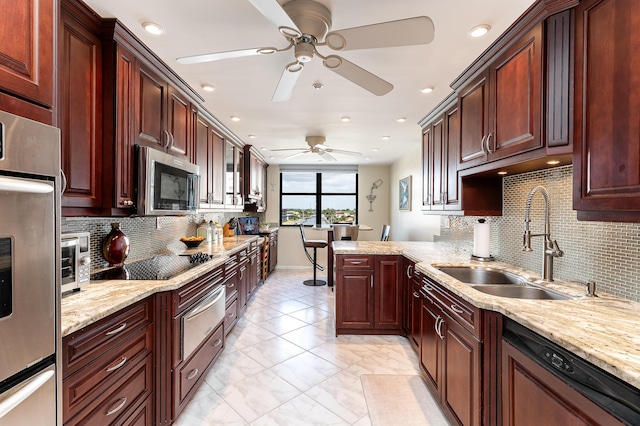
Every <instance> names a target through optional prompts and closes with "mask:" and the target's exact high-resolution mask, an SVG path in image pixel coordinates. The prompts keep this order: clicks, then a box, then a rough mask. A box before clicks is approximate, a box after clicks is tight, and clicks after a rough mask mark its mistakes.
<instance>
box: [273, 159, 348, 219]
mask: <svg viewBox="0 0 640 426" xmlns="http://www.w3.org/2000/svg"><path fill="white" fill-rule="evenodd" d="M339 172H343V173H345V171H343V170H335V171H331V170H324V171H320V172H318V171H315V172H314V171H312V170H308V171H303V170H300V171H293V170H284V171H280V214H279V216H280V218H279V219H278V222H279V226H298V225H283V224H282V196H283V195H293V196H295V195H306V196H309V195H312V196H315V201H316V223H315V225H305V226H317V227H319V226H322V197H323V196H331V195H338V196H341V195H344V196H353V197H354V198H355V223H358V172H357V171H354V172H353V174H354V175H355V178H356V182H355V189H356V190H355V192H322V174H323V173H339ZM283 173H315V174H316V190H315V192H286V193H283V191H282V175H283ZM349 173H351V172H349Z"/></svg>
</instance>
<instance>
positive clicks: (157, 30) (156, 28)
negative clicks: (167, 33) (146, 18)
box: [142, 22, 164, 35]
mask: <svg viewBox="0 0 640 426" xmlns="http://www.w3.org/2000/svg"><path fill="white" fill-rule="evenodd" d="M142 28H144V29H145V30H146V31H147V32H148V33H149V34H153V35H160V34H162V33H164V28H163V27H162V25H160V24H156V23H155V22H143V23H142Z"/></svg>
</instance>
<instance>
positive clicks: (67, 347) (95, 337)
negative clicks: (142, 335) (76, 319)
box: [62, 298, 153, 377]
mask: <svg viewBox="0 0 640 426" xmlns="http://www.w3.org/2000/svg"><path fill="white" fill-rule="evenodd" d="M151 302H152V298H147V299H145V300H144V301H143V302H140V303H136V304H135V305H131V306H129V307H127V308H124V309H123V310H121V311H118V312H117V313H115V314H113V315H111V316H108V317H107V318H105V319H103V320H100V321H98V322H96V323H94V324H92V325H90V326H88V327H87V328H84V329H82V330H78V331H76V332H75V333H73V334H70V335H69V336H65V337H64V338H63V339H62V372H63V377H67V376H69V375H70V374H73V373H74V372H75V371H78V369H80V368H81V367H82V366H84V365H86V364H88V363H90V362H92V361H93V360H95V359H96V358H97V357H99V356H101V355H102V354H103V353H105V352H106V351H108V350H109V349H111V348H112V347H113V345H115V344H117V341H119V340H120V339H124V338H127V337H128V336H130V335H131V334H132V333H134V332H135V331H136V330H140V329H141V328H144V327H147V326H148V325H149V324H151V322H152V318H153V316H152V312H153V307H152V303H151Z"/></svg>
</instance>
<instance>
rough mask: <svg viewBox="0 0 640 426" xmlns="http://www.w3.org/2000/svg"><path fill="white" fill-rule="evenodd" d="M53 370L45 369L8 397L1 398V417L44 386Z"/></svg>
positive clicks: (52, 374)
mask: <svg viewBox="0 0 640 426" xmlns="http://www.w3.org/2000/svg"><path fill="white" fill-rule="evenodd" d="M54 374H55V372H54V371H53V370H47V371H44V372H42V373H40V374H38V375H37V376H35V377H34V378H33V379H31V381H30V382H28V383H27V384H26V385H25V386H24V387H23V388H22V389H20V390H19V391H17V392H16V393H14V394H13V395H11V396H10V397H8V398H6V399H0V419H2V418H3V417H4V416H5V415H7V414H8V413H9V412H11V410H13V409H14V408H16V407H17V406H18V405H20V404H21V403H22V402H23V401H25V400H26V399H27V398H29V397H30V396H31V395H33V394H34V393H35V392H36V391H37V390H38V389H40V388H41V387H43V386H44V385H45V384H46V383H47V382H48V381H49V380H50V379H51V378H52V377H53V376H54Z"/></svg>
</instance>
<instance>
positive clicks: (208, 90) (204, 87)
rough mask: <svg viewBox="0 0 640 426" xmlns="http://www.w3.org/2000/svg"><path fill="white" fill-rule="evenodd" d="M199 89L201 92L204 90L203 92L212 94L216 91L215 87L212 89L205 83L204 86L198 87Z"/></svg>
mask: <svg viewBox="0 0 640 426" xmlns="http://www.w3.org/2000/svg"><path fill="white" fill-rule="evenodd" d="M200 87H202V90H204V91H205V92H213V91H214V90H216V88H215V87H213V86H212V85H210V84H206V83H205V84H202V85H200Z"/></svg>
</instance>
